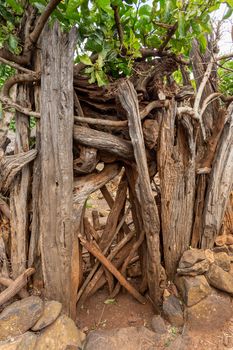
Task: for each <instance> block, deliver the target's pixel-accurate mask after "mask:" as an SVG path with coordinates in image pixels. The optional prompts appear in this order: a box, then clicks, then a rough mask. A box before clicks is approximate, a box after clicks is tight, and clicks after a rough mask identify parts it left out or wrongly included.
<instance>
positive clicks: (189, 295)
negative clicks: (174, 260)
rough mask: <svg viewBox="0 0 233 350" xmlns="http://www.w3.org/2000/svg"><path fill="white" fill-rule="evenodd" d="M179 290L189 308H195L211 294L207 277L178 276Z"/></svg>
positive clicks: (176, 280)
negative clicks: (194, 306)
mask: <svg viewBox="0 0 233 350" xmlns="http://www.w3.org/2000/svg"><path fill="white" fill-rule="evenodd" d="M175 282H176V285H177V288H178V289H179V291H180V293H181V295H182V298H183V300H184V302H185V304H186V305H187V306H193V305H195V304H197V303H199V302H200V301H201V300H202V299H204V298H206V297H207V296H208V295H209V294H210V293H211V288H210V286H209V283H208V282H207V280H206V278H205V276H203V275H199V276H195V277H191V276H177V277H176V279H175Z"/></svg>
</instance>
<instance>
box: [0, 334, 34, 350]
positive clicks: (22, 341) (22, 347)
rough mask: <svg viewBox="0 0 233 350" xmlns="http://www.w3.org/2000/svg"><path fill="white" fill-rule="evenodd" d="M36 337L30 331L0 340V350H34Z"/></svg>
mask: <svg viewBox="0 0 233 350" xmlns="http://www.w3.org/2000/svg"><path fill="white" fill-rule="evenodd" d="M36 340H37V337H36V335H35V334H33V333H31V332H26V333H24V334H23V335H20V336H17V337H15V338H13V339H10V340H7V341H1V342H0V350H34V347H35V344H36Z"/></svg>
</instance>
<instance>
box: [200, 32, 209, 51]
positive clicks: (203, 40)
mask: <svg viewBox="0 0 233 350" xmlns="http://www.w3.org/2000/svg"><path fill="white" fill-rule="evenodd" d="M198 41H199V44H200V49H201V52H202V53H204V52H205V50H206V47H207V40H206V37H205V34H200V35H199V36H198Z"/></svg>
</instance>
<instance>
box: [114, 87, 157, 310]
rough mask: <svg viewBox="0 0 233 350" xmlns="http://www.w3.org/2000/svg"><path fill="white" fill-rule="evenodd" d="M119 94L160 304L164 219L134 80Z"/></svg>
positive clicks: (152, 287)
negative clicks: (152, 182) (154, 187)
mask: <svg viewBox="0 0 233 350" xmlns="http://www.w3.org/2000/svg"><path fill="white" fill-rule="evenodd" d="M118 96H119V99H120V102H121V105H122V107H123V108H124V110H125V111H126V113H127V118H128V123H129V134H130V138H131V141H132V145H133V150H134V156H135V159H136V164H137V171H138V179H137V189H136V194H137V196H138V199H139V202H140V204H141V214H142V220H143V225H144V230H145V235H146V240H147V248H148V259H147V279H148V287H149V293H150V297H151V299H152V300H153V302H154V303H155V305H157V307H158V306H159V305H160V304H161V296H162V291H161V290H160V287H159V282H160V273H161V261H160V242H159V232H160V221H159V215H158V210H157V206H156V204H155V201H154V197H153V194H152V190H151V185H150V178H149V172H148V167H147V159H146V151H145V145H144V140H143V133H142V126H141V118H140V113H139V106H138V99H137V93H136V91H135V89H134V87H133V85H132V83H130V82H129V81H124V82H123V83H122V84H121V85H120V86H119V90H118Z"/></svg>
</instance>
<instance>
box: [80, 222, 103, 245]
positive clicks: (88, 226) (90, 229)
mask: <svg viewBox="0 0 233 350" xmlns="http://www.w3.org/2000/svg"><path fill="white" fill-rule="evenodd" d="M83 224H84V231H85V232H88V236H89V237H92V239H94V240H95V241H96V242H97V243H98V242H99V239H100V237H99V235H98V233H97V232H96V230H95V229H94V227H93V226H92V225H91V224H90V222H89V220H88V218H87V217H84V219H83ZM88 240H91V238H90V239H88Z"/></svg>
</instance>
